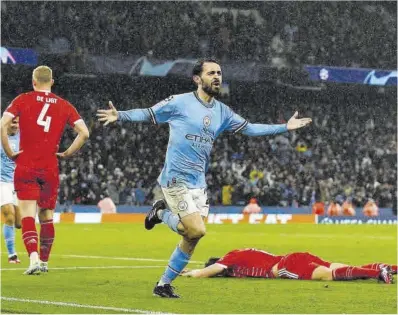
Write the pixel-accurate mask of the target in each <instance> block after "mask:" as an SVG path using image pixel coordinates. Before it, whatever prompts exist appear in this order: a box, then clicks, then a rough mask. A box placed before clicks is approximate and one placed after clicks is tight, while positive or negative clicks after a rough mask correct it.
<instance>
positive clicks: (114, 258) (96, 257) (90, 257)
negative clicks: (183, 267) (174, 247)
mask: <svg viewBox="0 0 398 315" xmlns="http://www.w3.org/2000/svg"><path fill="white" fill-rule="evenodd" d="M51 256H55V255H51ZM57 256H61V257H70V258H89V259H110V260H135V261H156V262H168V261H169V260H166V259H152V258H135V257H112V256H86V255H57ZM189 263H192V264H203V261H197V260H190V261H189Z"/></svg>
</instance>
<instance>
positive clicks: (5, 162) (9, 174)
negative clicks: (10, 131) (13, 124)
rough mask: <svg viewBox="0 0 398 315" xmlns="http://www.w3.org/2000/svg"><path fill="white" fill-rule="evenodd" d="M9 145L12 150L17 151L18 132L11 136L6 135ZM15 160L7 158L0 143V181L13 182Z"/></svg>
mask: <svg viewBox="0 0 398 315" xmlns="http://www.w3.org/2000/svg"><path fill="white" fill-rule="evenodd" d="M8 139H9V142H10V146H11V148H12V150H13V151H14V152H17V151H19V132H18V133H17V134H15V135H13V136H8ZM14 170H15V162H14V161H13V160H11V159H10V158H8V156H7V155H6V153H5V151H4V149H3V145H1V180H0V181H1V182H6V183H12V182H14Z"/></svg>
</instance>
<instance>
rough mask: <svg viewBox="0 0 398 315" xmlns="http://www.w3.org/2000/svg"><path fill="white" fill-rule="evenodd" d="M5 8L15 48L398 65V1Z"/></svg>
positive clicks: (6, 41)
mask: <svg viewBox="0 0 398 315" xmlns="http://www.w3.org/2000/svg"><path fill="white" fill-rule="evenodd" d="M1 10H2V20H3V21H2V23H4V24H5V25H8V27H7V32H2V35H1V40H2V43H3V44H2V45H4V46H9V47H26V48H37V49H39V50H43V49H45V50H46V51H51V50H53V51H55V52H68V51H74V52H80V53H91V54H125V55H127V54H130V55H145V54H146V53H147V52H148V51H152V52H153V54H154V57H155V58H158V59H167V58H171V59H173V58H177V57H192V58H197V57H198V56H208V55H214V56H216V57H218V58H219V59H221V60H222V61H225V60H237V61H242V60H252V61H260V62H262V63H266V64H269V65H273V66H278V67H283V66H289V67H294V66H299V65H302V64H325V65H329V66H358V67H374V68H379V69H395V68H396V50H397V47H396V37H397V33H396V32H397V31H396V4H395V3H394V2H388V1H385V2H384V1H380V2H356V1H348V2H322V1H318V2H301V1H289V2H265V1H264V2H262V1H259V2H249V1H248V2H244V3H243V2H237V3H234V2H198V1H188V2H173V1H167V2H129V3H128V5H126V3H125V2H118V1H114V2H107V1H102V2H96V1H90V2H87V1H85V2H55V1H44V2H29V5H26V6H21V5H20V4H19V3H18V2H3V3H2V6H1ZM17 15H22V16H23V17H24V20H25V23H23V24H21V23H19V22H18V21H19V19H15V18H14V17H15V16H17ZM32 29H35V30H36V31H35V32H31V30H32ZM170 39H172V40H170ZM342 47H344V49H341V48H342Z"/></svg>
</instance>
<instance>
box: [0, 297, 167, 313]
mask: <svg viewBox="0 0 398 315" xmlns="http://www.w3.org/2000/svg"><path fill="white" fill-rule="evenodd" d="M1 299H2V300H4V301H12V302H24V303H34V304H45V305H56V306H67V307H77V308H91V309H96V310H108V311H116V312H124V313H136V314H170V313H162V312H152V311H144V310H138V309H134V308H121V307H112V306H101V305H87V304H77V303H67V302H52V301H41V300H29V299H19V298H13V297H4V296H2V297H1Z"/></svg>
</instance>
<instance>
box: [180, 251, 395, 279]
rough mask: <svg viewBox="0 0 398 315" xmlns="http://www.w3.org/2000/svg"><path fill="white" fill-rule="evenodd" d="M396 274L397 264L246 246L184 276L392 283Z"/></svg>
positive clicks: (212, 259) (210, 260) (184, 273)
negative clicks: (278, 253)
mask: <svg viewBox="0 0 398 315" xmlns="http://www.w3.org/2000/svg"><path fill="white" fill-rule="evenodd" d="M396 273H397V266H396V265H388V264H384V263H373V264H368V265H364V266H359V267H356V266H349V265H345V264H340V263H332V262H327V261H324V260H322V259H321V258H319V257H317V256H315V255H312V254H310V253H291V254H287V255H283V256H275V255H273V254H271V253H268V252H265V251H262V250H258V249H255V248H245V249H237V250H233V251H231V252H229V253H227V254H226V255H225V256H224V257H222V258H210V259H209V261H208V262H207V263H206V264H205V268H204V269H196V270H188V269H186V270H184V271H183V272H182V274H181V275H182V276H186V277H193V278H208V277H215V276H224V277H234V278H245V277H251V278H283V279H297V280H326V281H345V280H357V279H377V280H380V281H382V282H384V283H388V284H390V283H393V276H392V274H396Z"/></svg>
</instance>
